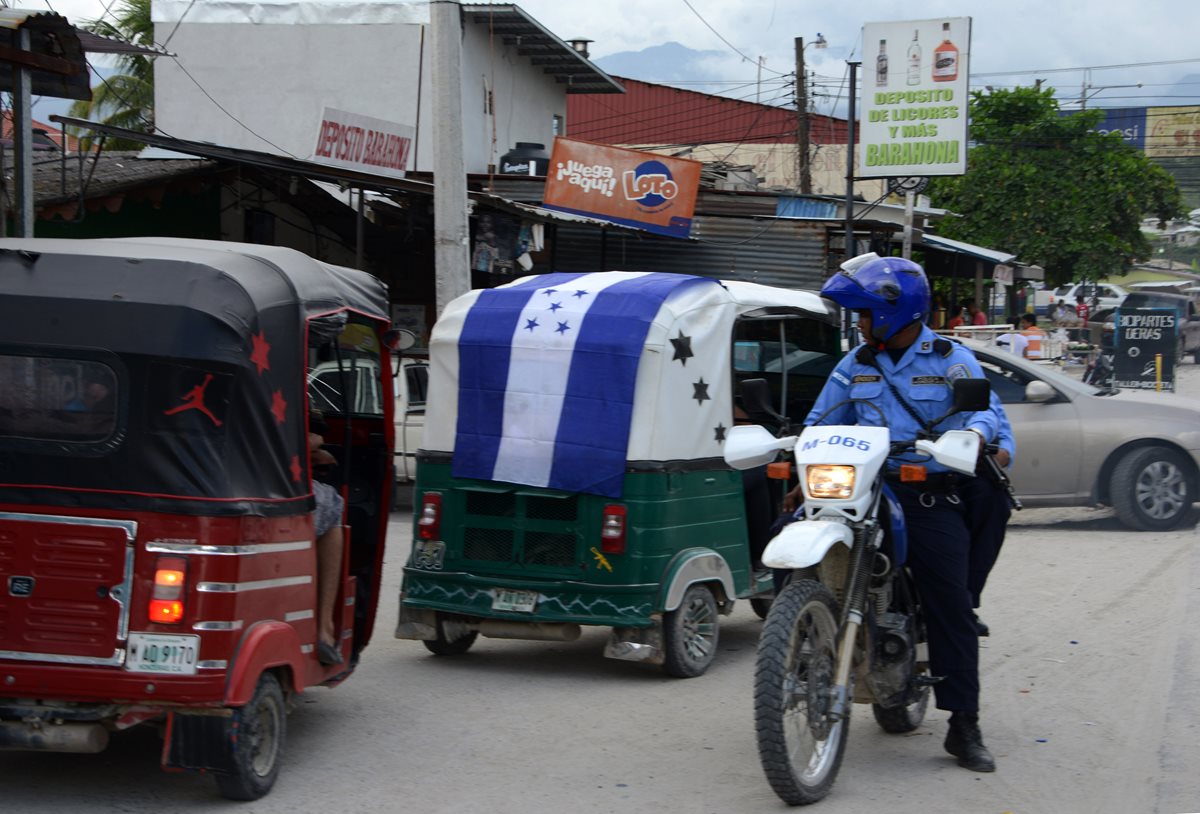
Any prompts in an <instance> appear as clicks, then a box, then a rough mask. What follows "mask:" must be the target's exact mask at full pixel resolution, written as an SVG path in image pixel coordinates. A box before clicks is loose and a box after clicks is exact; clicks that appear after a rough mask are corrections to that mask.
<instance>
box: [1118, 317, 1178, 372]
mask: <svg viewBox="0 0 1200 814" xmlns="http://www.w3.org/2000/svg"><path fill="white" fill-rule="evenodd" d="M1178 331H1179V325H1178V322H1177V319H1176V315H1175V312H1174V311H1172V310H1170V309H1166V308H1129V309H1125V308H1120V309H1117V316H1116V351H1115V358H1114V360H1113V383H1114V384H1115V385H1116V386H1117V387H1126V388H1131V389H1135V390H1160V389H1161V390H1174V389H1175V362H1176V359H1175V347H1176V342H1177V338H1178Z"/></svg>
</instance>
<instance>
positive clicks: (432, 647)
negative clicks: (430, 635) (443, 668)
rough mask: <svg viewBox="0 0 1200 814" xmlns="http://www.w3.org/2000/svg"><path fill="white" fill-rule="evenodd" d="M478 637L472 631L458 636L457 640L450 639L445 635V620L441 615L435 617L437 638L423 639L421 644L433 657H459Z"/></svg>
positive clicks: (477, 634)
mask: <svg viewBox="0 0 1200 814" xmlns="http://www.w3.org/2000/svg"><path fill="white" fill-rule="evenodd" d="M478 637H479V633H477V632H476V631H474V630H472V631H469V632H468V633H466V634H464V635H462V636H459V637H458V638H457V639H451V638H449V637H448V636H447V635H446V618H445V617H444V616H442V614H440V613H439V614H438V616H437V638H436V639H424V640H423V641H422V644H424V645H425V649H426V650H428V651H429V652H430V653H433V654H434V655H435V656H459V655H462V654H463V653H465V652H467V651H468V650H470V649H471V645H473V644H475V639H477V638H478Z"/></svg>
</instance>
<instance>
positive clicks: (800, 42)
mask: <svg viewBox="0 0 1200 814" xmlns="http://www.w3.org/2000/svg"><path fill="white" fill-rule="evenodd" d="M808 159H809V155H808V78H807V77H806V76H805V72H804V38H803V37H796V176H797V177H798V179H799V182H800V194H801V195H808V194H810V193H811V192H812V167H811V166H810V165H809V161H808Z"/></svg>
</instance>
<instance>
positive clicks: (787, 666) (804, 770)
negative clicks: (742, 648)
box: [754, 580, 850, 805]
mask: <svg viewBox="0 0 1200 814" xmlns="http://www.w3.org/2000/svg"><path fill="white" fill-rule="evenodd" d="M837 620H838V612H837V603H836V602H835V601H834V599H833V596H832V595H831V594H830V593H829V590H828V589H827V588H825V586H823V585H821V584H820V583H818V582H813V581H812V580H799V581H797V582H793V583H791V584H789V585H788V586H787V587H786V588H784V589H783V591H782V592H781V593H780V594H779V595H778V596H777V597H775V601H774V602H773V603H772V604H771V610H770V612H769V613H768V614H767V619H766V622H765V623H764V624H763V631H762V638H760V639H759V642H758V654H757V657H756V662H755V668H754V726H755V731H756V733H757V738H758V757H759V761H760V762H761V763H762V767H763V771H764V772H765V773H766V775H767V782H769V783H770V784H771V788H772V789H773V790H774V791H775V793H776V794H777V795H779V798H780V799H781V800H783V801H784V802H785V803H787V804H788V805H806V804H808V803H815V802H816V801H817V800H820V799H821V798H823V797H825V795H827V794H829V791H830V789H831V788H833V782H834V780H836V779H837V773H838V768H839V767H840V766H841V764H842V754H843V753H844V752H845V750H846V736H847V734H848V733H849V730H848V726H849V723H850V721H849V712H850V710H849V708H847V710H846V716H845V717H843V718H841V719H840V720H833V719H832V718H830V716H829V712H830V707H831V706H832V702H833V693H832V690H833V681H834V668H835V666H836V664H837V648H838V621H837Z"/></svg>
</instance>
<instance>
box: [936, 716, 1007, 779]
mask: <svg viewBox="0 0 1200 814" xmlns="http://www.w3.org/2000/svg"><path fill="white" fill-rule="evenodd" d="M944 745H945V747H946V751H947V752H949V753H950V754H952V755H954V756H955V757H956V758H958V765H959V766H962V767H963V768H964V769H970V770H971V771H973V772H994V771H996V761H995V760H993V759H992V753H991V752H989V751H988V750H987V747H986V746H984V745H983V733H981V732H980V731H979V715H977V714H976V713H974V712H954V713H951V715H950V731H949V732H947V733H946V742H945V744H944Z"/></svg>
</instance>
